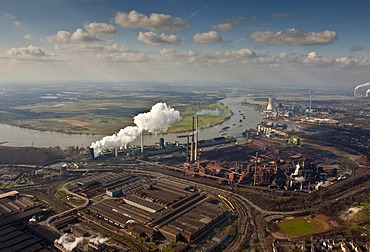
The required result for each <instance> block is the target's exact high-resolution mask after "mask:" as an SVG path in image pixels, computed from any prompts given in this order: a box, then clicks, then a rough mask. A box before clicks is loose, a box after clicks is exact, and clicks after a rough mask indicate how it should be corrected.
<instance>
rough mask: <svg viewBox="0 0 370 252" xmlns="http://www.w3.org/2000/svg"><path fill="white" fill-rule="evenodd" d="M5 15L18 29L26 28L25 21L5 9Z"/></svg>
mask: <svg viewBox="0 0 370 252" xmlns="http://www.w3.org/2000/svg"><path fill="white" fill-rule="evenodd" d="M3 16H4V17H5V18H6V19H8V20H9V21H10V22H11V23H12V25H13V26H14V27H16V28H17V29H21V28H24V23H23V22H21V21H19V20H18V19H17V18H16V17H15V16H13V15H12V14H11V13H9V12H6V11H4V12H3Z"/></svg>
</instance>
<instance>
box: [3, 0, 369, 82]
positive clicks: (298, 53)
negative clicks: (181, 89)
mask: <svg viewBox="0 0 370 252" xmlns="http://www.w3.org/2000/svg"><path fill="white" fill-rule="evenodd" d="M369 10H370V1H367V0H352V1H350V0H336V1H333V0H318V1H316V0H312V1H304V0H287V1H276V0H259V1H252V0H251V1H245V0H147V1H144V0H1V1H0V84H8V83H106V82H114V83H116V82H117V83H137V82H144V83H174V84H183V83H188V84H194V85H225V86H228V85H230V86H232V85H246V86H252V87H253V86H254V85H269V86H276V87H280V86H299V87H313V86H316V87H348V88H352V87H354V86H356V85H357V84H360V83H364V82H368V81H370V59H369V55H370V15H369Z"/></svg>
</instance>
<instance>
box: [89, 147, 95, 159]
mask: <svg viewBox="0 0 370 252" xmlns="http://www.w3.org/2000/svg"><path fill="white" fill-rule="evenodd" d="M89 156H90V158H91V159H95V154H94V148H91V147H90V148H89Z"/></svg>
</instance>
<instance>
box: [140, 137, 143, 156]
mask: <svg viewBox="0 0 370 252" xmlns="http://www.w3.org/2000/svg"><path fill="white" fill-rule="evenodd" d="M140 140H141V141H140V147H141V153H144V137H143V132H141V135H140Z"/></svg>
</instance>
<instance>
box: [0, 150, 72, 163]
mask: <svg viewBox="0 0 370 252" xmlns="http://www.w3.org/2000/svg"><path fill="white" fill-rule="evenodd" d="M64 158H66V155H65V153H64V152H63V151H62V150H61V149H60V148H58V147H56V148H35V147H7V146H0V164H27V165H43V164H46V163H49V162H52V161H54V160H58V159H64Z"/></svg>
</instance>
